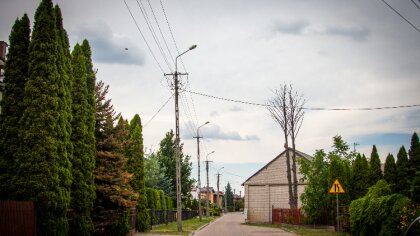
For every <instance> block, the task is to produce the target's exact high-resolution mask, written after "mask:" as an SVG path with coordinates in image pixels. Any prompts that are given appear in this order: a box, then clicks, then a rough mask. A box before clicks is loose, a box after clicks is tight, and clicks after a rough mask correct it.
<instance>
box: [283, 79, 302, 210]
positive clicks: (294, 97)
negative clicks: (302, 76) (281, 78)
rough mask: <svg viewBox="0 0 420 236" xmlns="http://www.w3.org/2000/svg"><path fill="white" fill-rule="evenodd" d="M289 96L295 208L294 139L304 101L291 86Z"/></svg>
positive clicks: (299, 123) (299, 124)
mask: <svg viewBox="0 0 420 236" xmlns="http://www.w3.org/2000/svg"><path fill="white" fill-rule="evenodd" d="M288 96H289V107H288V111H289V112H288V119H287V121H288V126H289V128H288V130H289V136H290V139H291V140H292V149H293V152H292V172H293V194H294V199H293V200H294V203H293V205H294V206H295V207H296V208H297V206H298V179H297V170H296V137H297V135H298V134H299V131H300V128H301V127H302V123H303V117H304V115H305V112H304V110H303V106H304V104H305V102H306V101H305V99H304V98H303V95H302V94H300V95H299V94H298V93H297V91H294V90H293V86H292V85H290V86H289V91H288Z"/></svg>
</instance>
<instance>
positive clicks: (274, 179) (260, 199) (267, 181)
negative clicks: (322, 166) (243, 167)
mask: <svg viewBox="0 0 420 236" xmlns="http://www.w3.org/2000/svg"><path fill="white" fill-rule="evenodd" d="M288 151H289V153H290V157H292V152H293V151H292V149H290V148H289V150H288ZM296 156H297V158H305V159H307V160H312V157H311V156H309V155H308V154H305V153H303V152H300V151H298V150H296ZM290 159H291V158H290ZM291 165H292V162H290V166H291ZM296 169H297V170H298V171H299V163H296ZM302 177H303V176H302V175H301V174H300V173H299V172H298V174H297V178H298V180H300V179H301V178H302ZM292 178H293V175H292ZM242 185H243V186H244V188H245V209H246V210H245V213H246V215H245V218H246V220H247V221H248V222H251V223H271V221H272V218H271V214H272V208H289V207H290V205H289V190H288V189H289V188H288V182H287V165H286V151H283V152H282V153H280V155H278V156H277V157H276V158H274V159H273V160H272V161H270V162H269V163H268V164H267V165H265V166H264V167H262V168H261V169H260V170H258V171H257V172H256V173H255V174H253V175H252V176H251V177H249V178H248V179H247V180H246V181H245V182H244V183H243V184H242ZM305 185H306V183H304V182H301V181H299V184H298V195H299V200H298V207H299V208H300V206H301V201H300V195H301V194H302V193H303V190H304V188H305Z"/></svg>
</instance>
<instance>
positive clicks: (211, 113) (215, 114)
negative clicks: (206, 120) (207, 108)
mask: <svg viewBox="0 0 420 236" xmlns="http://www.w3.org/2000/svg"><path fill="white" fill-rule="evenodd" d="M218 115H219V113H218V112H217V111H212V112H210V116H211V117H213V116H218Z"/></svg>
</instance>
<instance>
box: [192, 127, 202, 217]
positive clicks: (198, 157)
mask: <svg viewBox="0 0 420 236" xmlns="http://www.w3.org/2000/svg"><path fill="white" fill-rule="evenodd" d="M194 138H196V139H197V160H198V161H197V165H198V180H197V183H198V187H197V194H198V216H199V219H200V221H201V218H202V215H203V213H202V212H201V180H200V138H203V137H200V136H199V135H198V129H197V137H194Z"/></svg>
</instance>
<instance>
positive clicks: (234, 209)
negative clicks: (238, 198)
mask: <svg viewBox="0 0 420 236" xmlns="http://www.w3.org/2000/svg"><path fill="white" fill-rule="evenodd" d="M235 191H236V189H233V211H236V207H235Z"/></svg>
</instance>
